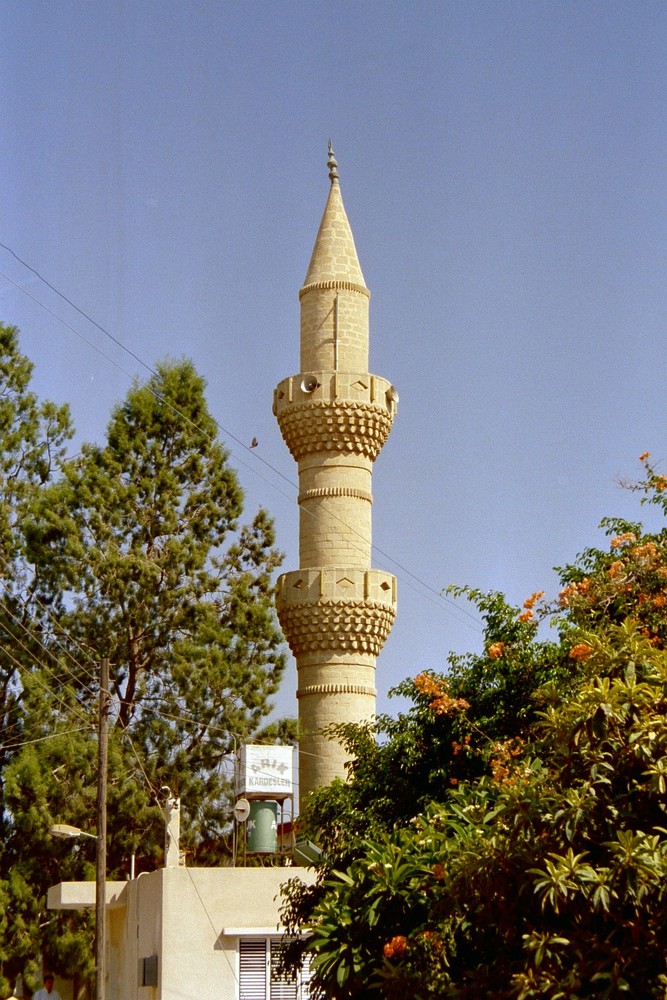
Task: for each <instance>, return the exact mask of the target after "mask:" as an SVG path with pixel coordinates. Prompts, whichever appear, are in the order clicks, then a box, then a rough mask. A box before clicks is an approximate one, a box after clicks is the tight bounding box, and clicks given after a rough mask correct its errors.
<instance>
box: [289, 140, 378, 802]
mask: <svg viewBox="0 0 667 1000" xmlns="http://www.w3.org/2000/svg"><path fill="white" fill-rule="evenodd" d="M327 166H328V168H329V178H330V180H331V188H330V191H329V198H328V200H327V204H326V208H325V209H324V215H323V217H322V222H321V223H320V228H319V232H318V234H317V239H316V240H315V248H314V250H313V255H312V257H311V261H310V266H309V268H308V273H307V274H306V280H305V282H304V285H303V288H302V289H301V291H300V292H299V299H300V302H301V361H300V364H301V372H300V373H299V374H298V375H292V376H291V377H290V378H287V379H285V380H284V381H282V382H280V384H279V385H278V386H277V388H276V389H275V391H274V401H273V412H274V414H275V416H276V417H277V419H278V424H279V426H280V430H281V432H282V435H283V437H284V439H285V442H286V444H287V446H288V448H289V450H290V452H291V453H292V457H293V458H294V460H295V461H296V462H297V463H298V467H299V507H300V513H299V569H298V570H296V571H294V572H291V573H285V574H284V575H283V576H281V577H280V579H279V581H278V592H277V598H276V607H277V610H278V617H279V619H280V624H281V625H282V628H283V631H284V633H285V636H286V638H287V641H288V643H289V645H290V649H291V650H292V653H293V654H294V657H295V658H296V664H297V672H298V690H297V698H298V700H299V727H300V730H301V739H300V744H299V785H300V793H301V796H302V801H303V797H305V795H307V794H308V792H310V791H312V790H313V789H314V788H317V787H318V786H319V785H325V784H328V783H329V782H330V781H331V780H332V779H333V778H334V777H337V776H339V777H345V761H346V759H347V756H348V755H347V754H346V752H345V751H344V750H343V748H342V747H341V746H340V745H339V744H338V743H337V742H336V741H335V740H332V739H331V738H329V737H328V736H327V735H326V734H325V733H323V731H322V730H323V729H325V728H326V727H327V726H330V725H331V724H332V723H342V722H362V721H364V720H366V719H369V718H371V717H372V716H373V715H374V713H375V694H376V692H375V661H376V658H377V655H378V653H379V652H380V650H381V648H382V646H383V644H384V641H385V639H386V638H387V636H388V634H389V631H390V629H391V626H392V624H393V621H394V617H395V614H396V579H395V577H393V576H392V575H391V574H390V573H385V572H383V571H381V570H375V569H371V541H372V539H371V504H372V494H371V478H372V471H373V462H374V461H375V459H376V458H377V456H378V454H379V452H380V449H381V448H382V445H383V444H384V442H385V441H386V440H387V436H388V435H389V431H390V430H391V425H392V421H393V419H394V414H395V413H396V408H397V403H398V394H397V393H396V390H395V389H394V387H393V386H392V385H391V384H390V383H389V382H387V381H386V380H385V379H383V378H380V377H379V376H377V375H370V374H369V372H368V305H369V299H370V292H369V291H368V289H367V288H366V285H365V282H364V276H363V274H362V273H361V267H360V266H359V260H358V258H357V251H356V249H355V245H354V239H353V237H352V231H351V229H350V224H349V222H348V220H347V215H346V214H345V208H344V206H343V199H342V197H341V193H340V184H339V179H338V164H337V163H336V159H335V157H334V153H333V150H332V148H331V143H329V160H328V164H327Z"/></svg>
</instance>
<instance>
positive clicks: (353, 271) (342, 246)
mask: <svg viewBox="0 0 667 1000" xmlns="http://www.w3.org/2000/svg"><path fill="white" fill-rule="evenodd" d="M328 166H329V177H330V178H331V188H330V190H329V197H328V199H327V204H326V208H325V209H324V215H323V216H322V221H321V223H320V228H319V232H318V234H317V238H316V240H315V246H314V248H313V254H312V257H311V258H310V265H309V267H308V273H307V274H306V280H305V281H304V287H306V288H307V287H308V285H312V284H315V283H316V282H320V281H350V282H352V283H353V284H355V285H361V286H363V287H364V288H365V287H366V283H365V282H364V276H363V274H362V273H361V267H360V266H359V258H358V257H357V248H356V247H355V245H354V237H353V236H352V230H351V229H350V223H349V222H348V219H347V214H346V212H345V206H344V205H343V198H342V196H341V193H340V183H339V180H338V164H337V163H336V160H335V158H334V156H333V149H331V145H330V146H329V163H328Z"/></svg>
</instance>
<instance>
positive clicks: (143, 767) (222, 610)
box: [6, 360, 289, 976]
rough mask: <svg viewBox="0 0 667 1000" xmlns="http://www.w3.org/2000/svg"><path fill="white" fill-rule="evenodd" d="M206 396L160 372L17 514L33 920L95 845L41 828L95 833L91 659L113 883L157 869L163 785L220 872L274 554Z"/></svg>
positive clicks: (18, 780)
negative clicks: (107, 696)
mask: <svg viewBox="0 0 667 1000" xmlns="http://www.w3.org/2000/svg"><path fill="white" fill-rule="evenodd" d="M204 390H205V384H204V380H203V379H202V378H201V377H200V376H199V375H198V374H197V372H196V371H195V369H194V367H193V366H192V364H191V363H190V362H189V361H186V360H181V361H176V362H171V361H170V362H165V363H162V364H160V365H159V366H158V368H157V371H156V373H155V374H154V375H153V376H152V377H151V378H150V380H149V381H148V383H147V384H145V385H135V386H134V387H133V388H132V389H131V390H130V391H129V393H128V395H127V398H126V399H125V401H124V402H123V403H121V404H120V405H118V406H117V407H116V408H115V409H114V411H113V413H112V415H111V419H110V422H109V425H108V430H107V437H106V442H105V443H104V444H103V445H97V444H87V445H84V446H83V447H82V449H81V451H80V454H78V455H77V456H76V457H74V458H71V459H69V460H68V461H66V462H65V463H64V464H63V466H62V470H61V474H60V476H59V477H58V478H57V480H55V481H54V482H52V483H50V484H49V485H47V486H46V487H45V488H44V489H43V490H42V491H41V492H40V494H39V495H38V496H36V497H34V498H33V499H32V501H31V503H30V505H29V509H28V510H27V513H26V517H25V521H24V525H25V537H26V554H27V557H28V559H29V561H30V563H31V565H32V566H33V567H34V574H35V578H36V580H37V581H38V584H37V591H38V594H39V598H40V604H39V606H38V608H37V610H36V612H35V614H34V616H33V620H32V627H33V628H34V629H36V630H38V633H39V636H40V642H41V643H42V644H43V652H42V655H41V656H40V657H39V658H37V657H36V658H35V661H34V663H33V667H32V669H31V671H30V673H29V675H28V676H27V677H26V678H25V682H24V687H25V694H24V702H25V704H24V714H25V716H26V718H27V719H29V720H30V727H31V732H32V734H33V738H40V739H41V740H42V742H40V743H35V744H32V745H30V746H26V747H25V748H24V749H23V751H22V752H21V753H20V754H19V755H18V756H17V757H16V758H15V759H14V760H13V761H12V762H11V764H10V766H9V767H8V769H7V773H6V780H7V787H8V791H9V799H10V802H9V808H10V811H11V817H12V824H13V833H14V835H15V837H14V844H15V848H16V854H15V856H16V857H17V858H18V857H22V858H23V868H22V872H23V873H24V881H25V885H26V886H27V889H26V892H27V894H28V896H30V898H32V899H33V900H38V901H39V902H38V903H37V904H35V905H39V906H42V907H43V905H44V893H45V890H46V888H47V887H48V885H49V884H53V883H54V882H57V881H61V880H64V879H68V878H75V877H79V878H81V877H85V874H86V873H87V874H88V876H89V877H90V875H91V870H90V865H91V863H92V859H93V848H92V842H91V841H88V842H87V843H83V842H82V843H81V845H80V846H79V847H78V848H77V849H75V850H74V851H73V850H72V846H71V844H65V845H63V844H62V843H60V842H53V841H49V839H48V837H47V831H48V828H49V826H50V825H51V824H52V823H56V822H67V823H71V824H73V825H75V826H79V827H81V828H84V829H88V830H90V829H91V826H93V824H94V815H95V807H94V803H95V782H96V774H95V728H96V718H97V702H98V681H97V676H98V670H97V666H98V662H99V659H100V657H102V656H106V657H108V659H109V661H110V688H111V696H112V711H111V733H110V741H109V755H110V756H109V797H108V832H109V836H108V877H109V878H114V877H124V875H125V874H126V873H127V869H128V866H129V859H130V856H131V855H136V856H137V871H141V870H142V869H146V868H153V867H155V865H156V864H159V863H160V862H161V859H162V850H163V843H164V822H163V817H162V813H161V810H160V808H159V805H158V802H159V801H161V798H163V796H162V797H161V796H160V789H161V788H162V787H164V786H168V787H169V788H170V790H171V793H172V794H173V795H177V796H180V797H181V801H182V820H181V832H182V838H181V847H182V848H183V849H185V850H186V851H187V852H188V855H189V857H188V862H189V863H190V864H193V863H195V864H196V863H202V861H203V862H205V863H220V862H221V861H222V860H223V859H224V857H225V853H226V847H225V835H226V833H227V831H228V828H229V816H230V780H229V779H230V771H229V763H230V760H229V755H230V753H231V752H232V751H233V750H234V749H235V748H236V747H237V746H238V744H239V742H240V741H242V740H245V739H248V738H251V737H253V736H257V735H258V734H259V732H260V731H261V727H262V724H263V721H264V719H265V718H266V716H267V714H268V713H269V711H270V709H271V702H270V699H271V696H272V695H273V694H275V692H276V691H277V689H278V685H279V682H280V679H281V676H282V672H283V669H284V663H285V657H284V652H283V643H282V637H281V633H280V630H279V627H278V625H277V622H276V619H275V615H274V611H273V600H272V575H273V572H274V570H275V569H276V567H277V566H278V565H279V562H280V559H281V557H280V555H279V553H278V552H277V551H276V549H275V547H274V531H273V524H272V522H271V520H270V518H269V516H268V515H267V513H266V512H265V511H264V510H260V511H259V512H258V513H257V514H256V515H255V517H254V518H253V520H252V521H251V523H249V524H246V525H239V518H240V515H241V513H242V501H243V495H242V491H241V489H240V486H239V483H238V481H237V478H236V475H235V473H234V472H233V470H232V469H231V467H230V466H229V464H228V455H227V453H226V451H225V449H224V447H223V446H222V444H221V443H220V441H219V440H218V436H217V427H216V424H215V422H214V420H213V418H212V417H211V415H210V413H209V411H208V408H207V405H206V400H205V392H204ZM283 730H284V731H287V730H289V727H286V729H285V727H283ZM58 733H62V735H59V736H58V735H57V734H58ZM28 851H29V852H30V854H31V856H33V857H34V858H35V859H36V864H35V865H32V866H30V865H28V864H27V862H26V860H25V858H26V854H27V852H28ZM31 894H32V895H31ZM33 909H34V907H33ZM42 920H43V922H44V923H45V924H46V926H45V928H44V933H43V935H42V939H41V942H40V944H41V947H42V948H43V950H44V951H45V953H46V955H47V956H48V958H49V961H50V962H51V963H52V964H53V965H55V967H56V969H58V970H62V971H63V972H67V973H69V974H72V973H73V972H75V971H78V972H79V973H80V974H81V975H83V976H85V975H87V974H88V973H89V972H90V957H89V956H90V952H89V944H90V934H89V928H88V927H87V925H86V919H85V917H81V916H80V915H76V914H75V915H71V914H70V915H63V916H58V917H55V915H50V917H49V914H46V916H45V915H44V913H43V912H42Z"/></svg>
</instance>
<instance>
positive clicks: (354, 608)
mask: <svg viewBox="0 0 667 1000" xmlns="http://www.w3.org/2000/svg"><path fill="white" fill-rule="evenodd" d="M277 610H278V619H279V621H280V624H281V626H282V629H283V632H284V633H285V637H286V638H287V641H288V643H289V647H290V649H291V650H292V653H293V655H294V656H295V657H296V658H297V660H298V658H299V657H300V656H303V655H304V654H305V653H317V652H325V651H326V652H345V653H368V654H370V655H371V656H378V655H379V653H380V650H381V649H382V647H383V645H384V643H385V640H386V638H387V636H388V635H389V632H390V631H391V626H392V625H393V624H394V618H395V615H396V609H395V608H394V607H391V606H387V605H386V604H374V603H371V602H370V601H319V602H318V603H317V604H284V605H282V606H278V608H277Z"/></svg>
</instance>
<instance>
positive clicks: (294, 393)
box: [273, 371, 398, 462]
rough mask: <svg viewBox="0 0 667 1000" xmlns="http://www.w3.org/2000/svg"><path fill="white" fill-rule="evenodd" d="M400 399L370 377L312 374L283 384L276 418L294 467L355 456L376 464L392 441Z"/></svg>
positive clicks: (278, 390) (275, 401) (276, 401)
mask: <svg viewBox="0 0 667 1000" xmlns="http://www.w3.org/2000/svg"><path fill="white" fill-rule="evenodd" d="M397 409H398V393H397V392H396V389H395V388H394V386H393V385H392V384H391V382H388V381H387V380H386V379H384V378H381V377H380V376H379V375H370V374H368V373H367V372H337V371H335V372H332V371H329V372H307V373H305V374H300V375H292V376H290V378H286V379H283V381H282V382H280V383H279V384H278V386H277V387H276V389H275V390H274V394H273V413H274V416H275V417H276V418H277V420H278V426H279V427H280V431H281V433H282V436H283V438H284V440H285V443H286V444H287V447H288V448H289V450H290V452H291V454H292V457H293V458H294V460H295V461H297V462H298V461H300V460H301V459H302V458H305V457H306V456H308V455H312V454H316V453H319V452H340V453H349V452H354V453H357V454H360V455H363V456H365V457H366V458H369V459H370V460H371V461H375V459H376V458H377V456H378V455H379V453H380V450H381V449H382V446H383V445H384V443H385V441H386V440H387V438H388V436H389V432H390V430H391V426H392V423H393V420H394V416H395V414H396V411H397Z"/></svg>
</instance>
